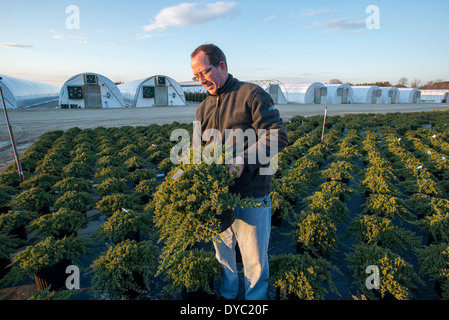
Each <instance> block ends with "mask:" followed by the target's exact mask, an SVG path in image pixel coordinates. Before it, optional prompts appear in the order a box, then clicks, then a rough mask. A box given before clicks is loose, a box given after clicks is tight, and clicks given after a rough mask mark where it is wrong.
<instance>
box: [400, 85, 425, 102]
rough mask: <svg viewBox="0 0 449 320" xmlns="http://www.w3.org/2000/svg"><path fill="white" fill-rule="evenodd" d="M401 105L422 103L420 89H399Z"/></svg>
mask: <svg viewBox="0 0 449 320" xmlns="http://www.w3.org/2000/svg"><path fill="white" fill-rule="evenodd" d="M399 92H400V93H401V96H400V99H399V100H400V101H401V103H420V102H421V91H420V90H419V89H418V88H399Z"/></svg>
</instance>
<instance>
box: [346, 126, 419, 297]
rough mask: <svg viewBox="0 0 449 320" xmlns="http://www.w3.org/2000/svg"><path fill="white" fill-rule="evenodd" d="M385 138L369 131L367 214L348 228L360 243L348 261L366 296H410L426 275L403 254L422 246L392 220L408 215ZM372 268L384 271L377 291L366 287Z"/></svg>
mask: <svg viewBox="0 0 449 320" xmlns="http://www.w3.org/2000/svg"><path fill="white" fill-rule="evenodd" d="M381 139H382V137H381V135H379V134H378V133H377V132H375V131H374V130H367V131H365V137H364V139H363V141H362V152H363V158H364V164H365V168H364V170H363V172H362V181H361V187H362V191H364V192H365V205H364V207H365V210H364V211H365V212H362V213H361V214H358V215H357V216H356V217H354V219H353V220H352V222H351V224H350V226H349V228H348V235H349V236H350V237H351V238H353V239H354V240H355V243H356V244H355V246H354V248H353V250H352V251H351V252H350V253H348V254H347V259H348V261H349V262H350V269H351V270H352V271H353V277H354V279H355V282H356V284H357V285H358V288H359V290H360V292H361V295H362V297H364V298H365V299H366V298H367V299H397V300H403V299H410V298H411V296H412V293H413V290H415V289H416V284H417V283H421V279H420V278H419V276H418V275H417V273H416V272H415V271H414V268H413V266H412V265H411V264H410V263H408V262H407V261H405V260H404V259H403V258H402V256H401V255H403V254H408V252H409V251H410V250H415V249H416V248H418V246H419V244H420V239H419V238H418V237H417V236H416V234H415V233H413V232H412V231H410V230H406V229H403V228H400V227H397V226H396V225H395V224H394V222H393V219H395V218H398V217H399V218H401V219H404V218H405V217H408V214H407V213H408V211H407V210H406V208H405V207H404V205H403V203H402V201H401V200H400V198H399V196H400V193H399V191H398V190H397V188H396V186H395V182H396V176H395V175H394V170H393V168H392V166H391V165H390V163H389V162H388V161H387V160H386V159H385V158H384V157H383V156H382V147H381V145H382V140H381ZM373 199H376V202H378V203H379V204H376V202H375V201H373ZM370 266H376V268H378V270H379V271H378V272H379V274H378V287H376V288H374V290H373V288H368V287H367V286H366V278H367V274H366V269H367V268H368V267H370Z"/></svg>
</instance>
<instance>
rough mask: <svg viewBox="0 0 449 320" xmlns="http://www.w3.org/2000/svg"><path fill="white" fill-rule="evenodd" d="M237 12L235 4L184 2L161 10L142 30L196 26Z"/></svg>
mask: <svg viewBox="0 0 449 320" xmlns="http://www.w3.org/2000/svg"><path fill="white" fill-rule="evenodd" d="M237 12H238V9H237V4H236V3H235V2H224V1H218V2H215V3H209V4H202V3H198V2H195V3H187V2H186V3H181V4H179V5H176V6H172V7H167V8H164V9H162V10H161V11H160V12H159V13H158V14H157V15H156V16H155V17H154V21H153V22H152V23H151V24H149V25H145V26H144V27H143V29H144V30H145V31H147V32H150V31H153V30H159V31H163V30H165V29H167V28H168V27H183V26H189V25H197V24H202V23H206V22H209V21H212V20H217V19H220V18H224V17H226V16H230V15H233V14H236V13H237Z"/></svg>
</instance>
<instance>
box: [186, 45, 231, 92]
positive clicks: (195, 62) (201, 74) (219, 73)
mask: <svg viewBox="0 0 449 320" xmlns="http://www.w3.org/2000/svg"><path fill="white" fill-rule="evenodd" d="M190 66H191V67H192V71H193V74H194V75H195V77H197V78H198V81H199V82H200V83H201V85H202V86H203V87H204V88H205V89H206V90H207V91H208V92H209V93H210V94H212V95H215V94H217V92H218V88H221V87H222V86H223V85H224V84H225V82H226V80H227V78H228V71H227V69H226V65H225V63H224V62H223V61H222V62H220V64H219V65H218V66H216V67H213V66H212V65H210V64H209V59H208V58H207V56H206V55H205V54H204V52H202V51H200V52H199V53H198V54H197V55H196V56H194V57H193V58H192V60H191V62H190ZM207 71H208V72H207Z"/></svg>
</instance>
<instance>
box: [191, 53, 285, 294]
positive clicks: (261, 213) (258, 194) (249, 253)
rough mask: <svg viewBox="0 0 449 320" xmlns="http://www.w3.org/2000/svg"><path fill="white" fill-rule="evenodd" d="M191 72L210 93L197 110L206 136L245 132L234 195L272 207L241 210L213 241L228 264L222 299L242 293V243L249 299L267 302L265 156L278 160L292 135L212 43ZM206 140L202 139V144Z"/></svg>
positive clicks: (261, 93)
mask: <svg viewBox="0 0 449 320" xmlns="http://www.w3.org/2000/svg"><path fill="white" fill-rule="evenodd" d="M191 68H192V71H193V74H194V75H195V78H194V80H195V81H198V82H200V83H201V85H202V86H203V87H204V88H205V89H206V90H207V92H208V93H209V95H208V97H207V98H206V99H205V100H204V101H203V102H202V103H201V104H200V105H199V106H198V109H197V110H196V121H197V122H199V123H200V127H201V134H202V133H204V132H205V131H206V130H208V129H216V131H218V132H219V133H220V137H226V136H227V134H228V133H229V130H234V131H235V132H240V133H246V134H245V139H243V140H244V147H243V148H242V149H243V152H241V153H240V154H239V156H237V157H235V158H234V159H233V160H232V164H231V165H230V170H233V169H234V168H236V169H238V178H237V179H236V180H235V184H234V185H232V186H231V187H230V192H233V193H238V194H240V195H241V196H242V197H252V198H254V199H255V200H257V201H260V202H263V203H265V204H267V205H268V206H265V207H261V208H246V209H243V208H237V210H236V211H237V216H236V219H235V221H234V222H233V223H232V225H231V226H230V227H229V228H228V229H226V230H225V231H223V232H222V233H221V234H220V238H221V239H220V240H221V241H220V242H215V243H214V246H215V251H216V258H217V260H218V261H219V262H220V263H221V264H222V265H223V271H222V283H221V287H220V295H221V297H222V298H223V299H235V298H236V297H237V295H238V289H239V281H238V274H237V266H236V253H235V245H236V243H238V245H239V248H240V252H241V256H242V262H243V268H244V275H245V297H246V299H248V300H264V299H267V289H268V284H267V282H266V280H267V279H268V277H269V270H268V244H269V238H270V230H271V208H270V207H269V206H270V205H271V202H270V192H271V179H272V176H271V175H270V174H269V173H267V172H269V171H268V170H267V169H268V168H269V167H270V163H269V161H266V158H265V157H264V156H266V155H267V154H268V155H270V156H271V158H273V154H276V153H278V152H279V151H280V150H282V149H283V148H284V147H286V146H287V142H288V141H287V140H288V138H287V132H286V129H285V127H284V124H283V121H282V119H281V118H280V116H279V111H278V110H277V109H276V108H275V107H274V103H273V100H272V99H271V96H270V95H269V94H268V93H267V92H265V90H263V89H262V88H260V87H259V86H257V85H255V84H250V83H244V82H240V81H238V80H237V79H235V78H234V77H233V76H232V75H231V74H229V73H228V66H227V62H226V57H225V55H224V53H223V52H222V51H221V49H220V48H218V47H217V46H215V45H213V44H206V45H201V46H199V47H198V48H196V49H195V50H194V51H193V52H192V54H191ZM264 130H265V131H264ZM273 133H274V134H273ZM251 134H252V136H254V137H257V142H256V141H251V139H250V138H249V137H250V136H251ZM216 138H218V137H216ZM238 138H239V137H236V139H237V140H238ZM232 139H234V137H233V138H232ZM232 141H234V140H232ZM206 142H207V141H202V144H203V145H205V144H206ZM209 142H210V141H209ZM234 144H235V143H234ZM260 149H262V150H263V152H262V153H260ZM273 149H275V150H273ZM262 160H263V161H262Z"/></svg>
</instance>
